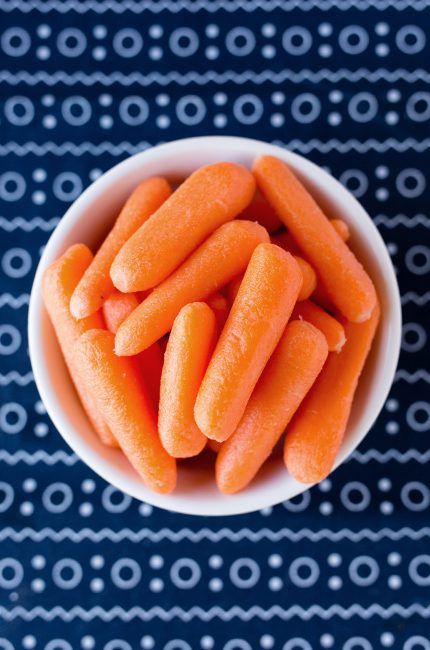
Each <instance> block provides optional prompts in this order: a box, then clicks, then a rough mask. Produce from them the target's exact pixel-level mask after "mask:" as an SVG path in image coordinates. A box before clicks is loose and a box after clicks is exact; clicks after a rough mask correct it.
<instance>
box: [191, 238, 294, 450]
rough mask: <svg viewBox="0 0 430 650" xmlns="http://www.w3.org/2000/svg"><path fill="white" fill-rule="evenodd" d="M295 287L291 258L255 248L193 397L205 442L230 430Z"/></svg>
mask: <svg viewBox="0 0 430 650" xmlns="http://www.w3.org/2000/svg"><path fill="white" fill-rule="evenodd" d="M301 284H302V274H301V271H300V268H299V266H298V264H297V262H296V261H295V260H294V258H293V257H292V255H290V254H289V253H286V252H285V251H283V250H282V249H281V248H279V246H275V245H273V244H260V245H259V246H257V248H256V249H255V251H254V253H253V255H252V257H251V260H250V262H249V264H248V268H247V270H246V272H245V275H244V278H243V280H242V284H241V285H240V289H239V293H238V294H237V297H236V300H235V301H234V303H233V306H232V308H231V311H230V314H229V317H228V319H227V322H226V324H225V326H224V329H223V331H222V332H221V336H220V339H219V341H218V344H217V346H216V348H215V352H214V353H213V356H212V359H211V361H210V363H209V366H208V369H207V371H206V374H205V376H204V378H203V381H202V385H201V386H200V390H199V392H198V395H197V399H196V404H195V407H194V416H195V418H196V423H197V426H198V427H199V428H200V430H201V431H203V433H204V434H205V435H206V436H207V437H208V438H213V439H214V440H218V441H219V442H223V441H224V440H227V438H228V437H229V436H230V435H231V434H232V433H233V431H234V430H235V429H236V427H237V425H238V424H239V421H240V419H241V417H242V415H243V412H244V410H245V407H246V404H247V402H248V400H249V398H250V396H251V393H252V391H253V389H254V386H255V384H256V383H257V381H258V378H259V377H260V375H261V373H262V371H263V369H264V366H265V365H266V363H267V361H268V360H269V358H270V356H271V354H272V352H273V350H274V349H275V347H276V345H277V344H278V342H279V339H280V338H281V335H282V332H283V330H284V328H285V325H286V324H287V321H288V319H289V317H290V314H291V312H292V310H293V307H294V304H295V302H296V300H297V296H298V294H299V291H300V287H301Z"/></svg>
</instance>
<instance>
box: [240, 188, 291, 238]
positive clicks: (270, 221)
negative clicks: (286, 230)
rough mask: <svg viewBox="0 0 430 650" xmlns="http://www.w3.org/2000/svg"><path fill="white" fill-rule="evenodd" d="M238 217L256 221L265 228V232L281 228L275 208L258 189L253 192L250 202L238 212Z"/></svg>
mask: <svg viewBox="0 0 430 650" xmlns="http://www.w3.org/2000/svg"><path fill="white" fill-rule="evenodd" d="M239 219H248V221H256V222H257V223H259V224H260V226H263V228H266V230H267V232H276V231H277V230H279V229H280V228H282V221H281V220H280V219H279V217H278V215H277V214H276V212H275V210H274V209H273V208H272V206H271V205H270V204H269V203H267V201H266V199H265V198H264V197H263V196H262V195H261V193H260V192H258V191H257V192H256V193H255V194H254V197H253V199H252V201H251V203H250V204H249V205H247V206H246V208H245V210H244V211H243V212H241V213H240V215H239Z"/></svg>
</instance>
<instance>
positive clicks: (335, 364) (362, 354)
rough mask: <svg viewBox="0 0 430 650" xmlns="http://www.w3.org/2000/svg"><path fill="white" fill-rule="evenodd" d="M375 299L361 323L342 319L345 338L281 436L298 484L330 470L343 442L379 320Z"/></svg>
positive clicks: (288, 462)
mask: <svg viewBox="0 0 430 650" xmlns="http://www.w3.org/2000/svg"><path fill="white" fill-rule="evenodd" d="M379 313H380V312H379V305H378V304H377V306H376V308H375V310H374V311H373V314H372V315H371V317H370V319H368V320H367V321H365V322H363V323H350V322H347V321H345V322H344V328H345V335H346V343H345V345H344V346H343V348H342V350H341V351H340V352H339V354H336V353H335V352H331V353H330V355H329V357H328V359H327V362H326V364H325V366H324V368H323V369H322V371H321V374H320V375H319V377H318V379H317V380H316V382H315V384H314V385H313V387H312V388H311V390H310V392H309V394H308V395H307V396H306V398H305V400H304V401H303V403H302V404H301V406H300V408H299V409H298V411H297V413H296V415H295V416H294V418H293V420H292V422H291V424H290V426H289V427H288V428H287V435H286V438H285V447H284V460H285V464H286V466H287V469H288V471H289V472H290V474H291V475H292V476H293V477H294V478H295V479H297V480H298V481H301V482H302V483H317V482H318V481H321V480H322V479H323V478H325V477H326V476H327V475H328V474H329V473H330V471H331V469H332V467H333V464H334V462H335V459H336V454H337V452H338V451H339V448H340V445H341V443H342V440H343V437H344V434H345V430H346V426H347V423H348V419H349V414H350V412H351V405H352V400H353V398H354V394H355V390H356V388H357V383H358V379H359V377H360V374H361V371H362V369H363V366H364V364H365V361H366V358H367V355H368V353H369V350H370V347H371V345H372V340H373V337H374V335H375V331H376V328H377V325H378V321H379Z"/></svg>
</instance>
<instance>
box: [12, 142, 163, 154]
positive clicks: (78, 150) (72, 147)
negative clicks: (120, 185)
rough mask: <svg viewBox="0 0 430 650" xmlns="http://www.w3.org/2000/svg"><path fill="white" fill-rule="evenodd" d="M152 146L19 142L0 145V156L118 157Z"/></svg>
mask: <svg viewBox="0 0 430 650" xmlns="http://www.w3.org/2000/svg"><path fill="white" fill-rule="evenodd" d="M152 146H153V145H152V144H150V143H149V142H146V141H144V142H138V143H136V144H132V143H131V142H119V143H118V144H112V143H110V142H100V144H94V143H92V142H81V143H79V144H75V143H74V142H63V143H62V144H58V143H56V142H44V143H43V144H39V143H37V142H25V143H23V144H22V143H19V142H6V143H5V144H3V145H1V144H0V155H2V156H5V155H7V154H10V153H12V154H14V155H15V156H26V155H28V154H33V155H35V156H45V155H46V154H47V153H52V154H54V155H55V156H64V154H71V155H73V156H82V155H84V154H86V153H89V154H91V155H93V156H100V155H102V154H105V153H108V154H111V155H112V156H120V155H122V154H125V153H126V154H133V153H137V152H138V151H143V150H144V149H148V148H149V147H152Z"/></svg>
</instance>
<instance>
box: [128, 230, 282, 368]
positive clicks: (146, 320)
mask: <svg viewBox="0 0 430 650" xmlns="http://www.w3.org/2000/svg"><path fill="white" fill-rule="evenodd" d="M268 239H269V236H268V234H267V231H266V230H265V229H264V228H263V227H262V226H260V225H258V224H257V223H252V222H251V221H238V220H235V221H231V222H229V223H226V224H224V225H223V226H221V227H220V228H218V230H216V231H215V232H214V233H213V234H212V235H211V236H210V237H209V238H208V239H207V240H206V241H205V242H204V243H203V244H202V245H201V246H200V247H199V248H198V249H197V250H196V251H195V252H194V253H193V254H192V255H191V256H190V257H189V258H188V259H187V260H186V261H185V262H184V263H183V264H182V265H181V266H180V267H179V268H178V269H177V270H176V271H175V272H174V273H172V275H171V276H170V277H168V278H167V280H165V281H164V282H162V283H161V284H160V285H158V287H155V289H154V290H153V291H152V292H151V293H150V295H149V296H148V297H147V298H146V300H144V301H143V302H142V303H141V304H140V305H139V307H137V309H135V310H134V312H133V313H132V314H130V316H129V317H128V318H127V320H125V321H124V323H123V324H122V325H121V327H120V328H119V330H118V332H117V335H116V340H115V351H116V353H117V354H119V355H126V356H128V355H131V354H137V353H138V352H140V351H141V350H144V349H145V348H147V347H149V346H150V345H151V344H152V343H154V341H157V340H158V339H159V338H161V337H162V336H163V334H166V333H167V332H168V331H169V330H170V329H171V327H172V325H173V321H174V320H175V318H176V316H177V314H178V312H179V310H180V309H181V308H182V307H183V306H184V305H186V304H187V303H189V302H195V301H197V300H205V298H207V297H208V296H210V295H211V294H212V293H214V291H218V289H220V288H221V287H223V286H224V285H225V284H227V283H228V282H229V281H230V280H231V279H232V278H234V277H235V276H236V275H238V274H239V273H240V272H241V271H243V270H244V269H245V268H246V265H247V264H248V262H249V260H250V258H251V255H252V253H253V251H254V248H255V247H256V246H257V245H258V244H259V243H260V242H264V241H267V240H268Z"/></svg>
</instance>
